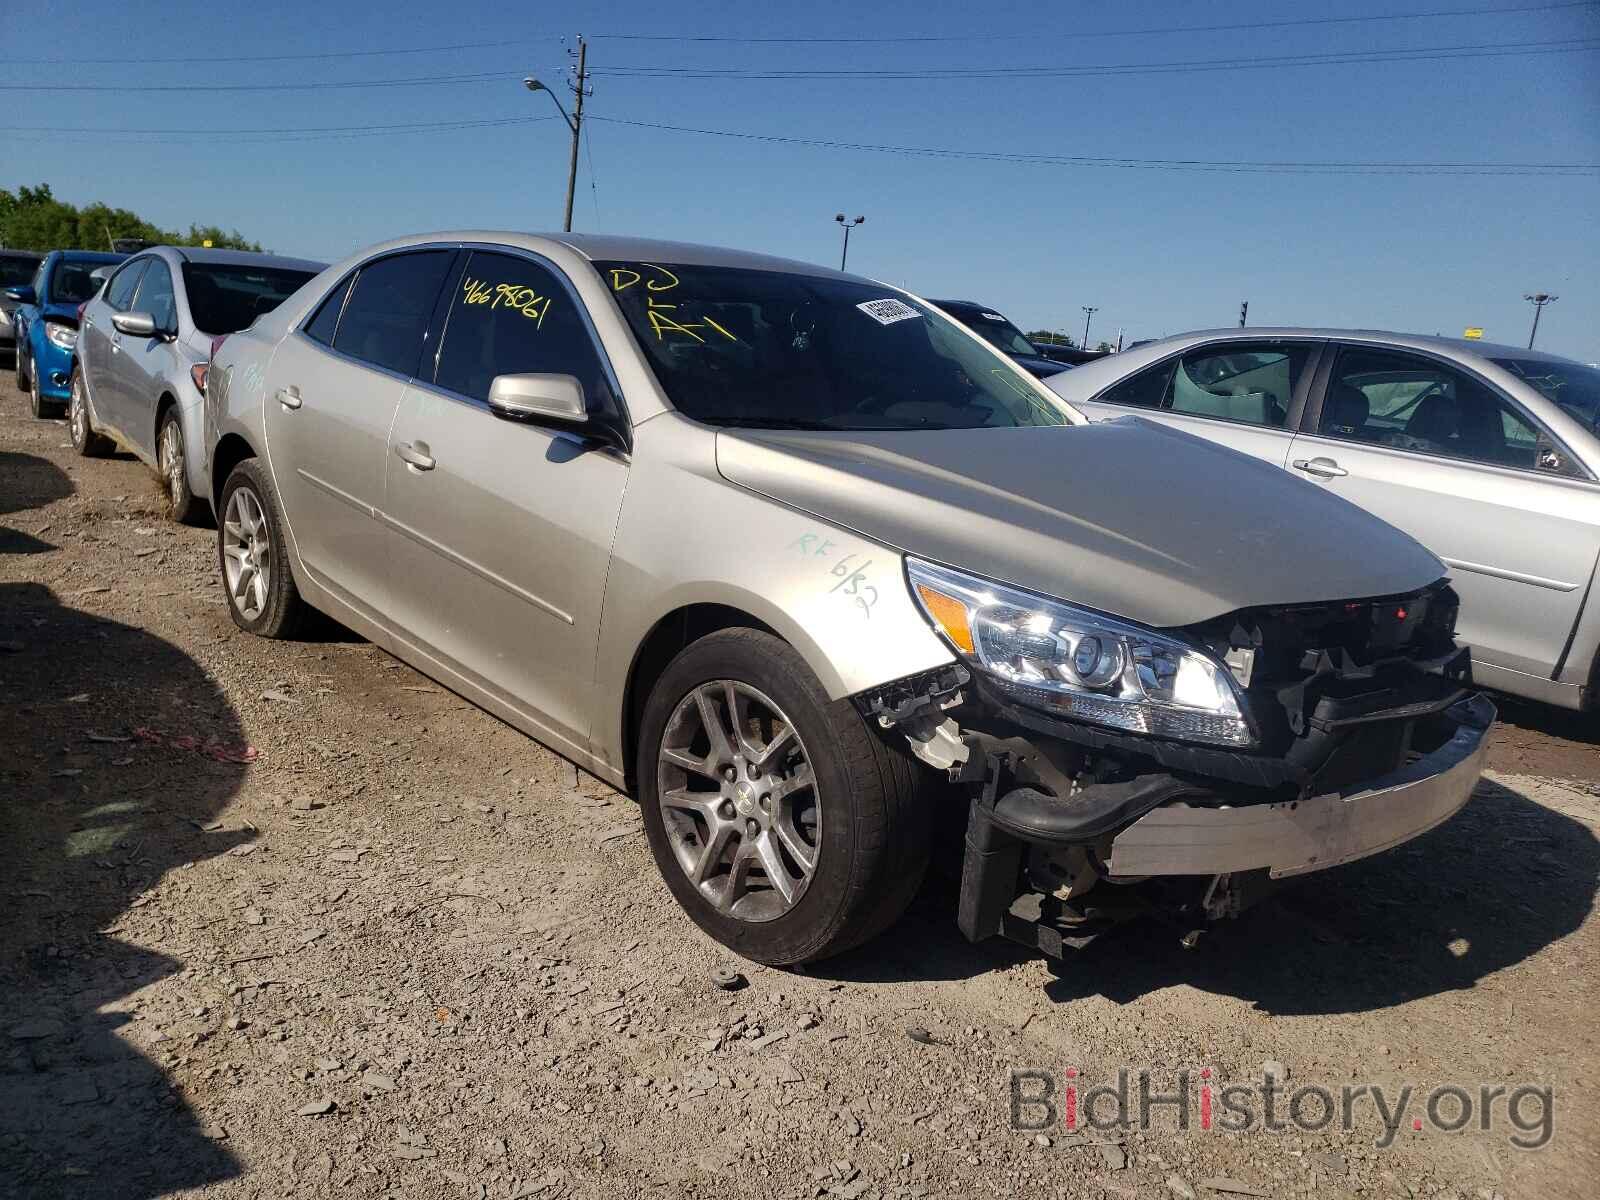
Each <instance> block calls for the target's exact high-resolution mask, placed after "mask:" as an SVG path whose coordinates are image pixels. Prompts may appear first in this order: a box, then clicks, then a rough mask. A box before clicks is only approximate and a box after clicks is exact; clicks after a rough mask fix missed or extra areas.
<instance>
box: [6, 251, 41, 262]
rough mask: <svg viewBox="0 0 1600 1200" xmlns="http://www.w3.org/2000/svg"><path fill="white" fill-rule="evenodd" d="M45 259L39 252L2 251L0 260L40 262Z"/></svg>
mask: <svg viewBox="0 0 1600 1200" xmlns="http://www.w3.org/2000/svg"><path fill="white" fill-rule="evenodd" d="M43 257H44V255H42V254H40V253H39V252H38V251H37V250H5V249H0V258H31V259H32V260H33V261H34V262H38V261H39V260H40V259H42V258H43Z"/></svg>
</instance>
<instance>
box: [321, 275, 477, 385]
mask: <svg viewBox="0 0 1600 1200" xmlns="http://www.w3.org/2000/svg"><path fill="white" fill-rule="evenodd" d="M454 257H455V251H453V250H416V251H412V252H411V253H409V254H395V255H391V256H390V257H388V258H380V259H379V260H378V261H377V262H374V263H368V264H367V265H366V266H364V267H362V268H361V271H360V273H359V274H357V276H356V280H355V283H354V284H353V285H352V287H353V289H354V290H353V291H352V292H351V294H350V298H349V299H348V300H347V301H346V302H345V306H344V316H343V317H342V318H340V321H339V330H338V333H337V334H336V335H335V336H334V341H333V348H334V349H335V350H338V351H340V352H341V353H344V354H348V355H350V356H351V357H352V358H359V359H361V360H362V361H363V362H368V363H371V364H372V365H373V366H375V367H382V368H384V369H385V370H388V371H394V372H396V373H398V374H401V375H407V376H409V375H415V374H416V372H417V362H418V360H419V359H420V358H421V357H422V340H423V336H424V335H425V334H426V333H427V331H428V318H429V317H431V316H432V315H433V306H434V303H435V301H437V300H438V298H439V286H440V285H441V284H442V283H443V282H444V274H445V272H446V271H447V270H448V269H449V267H450V262H451V260H452V259H453V258H454Z"/></svg>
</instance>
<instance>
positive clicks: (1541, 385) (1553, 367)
mask: <svg viewBox="0 0 1600 1200" xmlns="http://www.w3.org/2000/svg"><path fill="white" fill-rule="evenodd" d="M1490 361H1492V362H1493V363H1494V364H1495V365H1496V366H1500V367H1504V368H1505V369H1506V370H1508V371H1510V372H1511V373H1512V374H1513V375H1515V376H1517V377H1518V378H1519V379H1522V380H1524V381H1525V382H1527V383H1528V384H1529V385H1531V386H1532V387H1535V388H1537V389H1538V390H1539V391H1540V392H1542V393H1544V395H1545V396H1546V397H1548V398H1549V399H1551V400H1554V401H1555V402H1556V403H1557V404H1559V405H1560V406H1561V407H1562V409H1563V410H1564V411H1565V412H1566V413H1567V415H1569V416H1571V417H1573V418H1575V419H1576V420H1579V421H1582V422H1583V423H1584V424H1585V425H1587V426H1588V427H1589V428H1590V429H1593V430H1595V431H1596V432H1600V424H1597V421H1596V417H1597V414H1600V370H1597V369H1596V368H1594V367H1585V366H1582V365H1581V364H1579V363H1564V362H1551V361H1550V360H1548V359H1538V358H1496V359H1492V360H1490Z"/></svg>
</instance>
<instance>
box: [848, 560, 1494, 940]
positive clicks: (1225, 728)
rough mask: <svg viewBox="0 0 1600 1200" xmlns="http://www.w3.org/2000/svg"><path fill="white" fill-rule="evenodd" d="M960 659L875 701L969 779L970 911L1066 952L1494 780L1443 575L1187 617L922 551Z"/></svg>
mask: <svg viewBox="0 0 1600 1200" xmlns="http://www.w3.org/2000/svg"><path fill="white" fill-rule="evenodd" d="M911 581H912V585H913V589H914V590H915V591H916V592H917V594H918V597H919V600H920V601H921V603H922V605H923V608H924V611H925V612H927V614H928V616H929V619H930V620H932V621H933V622H934V623H935V625H936V626H938V627H939V628H940V630H941V632H942V633H943V634H944V636H945V637H946V639H947V640H948V641H949V642H950V643H951V644H952V646H953V647H954V648H955V649H956V650H957V652H958V653H959V656H960V661H959V662H958V663H956V664H953V665H951V666H948V667H945V668H941V669H939V670H937V671H933V672H929V673H926V674H924V675H921V676H918V677H916V678H913V679H908V680H902V681H900V682H898V683H897V684H895V685H892V686H890V687H887V688H882V689H878V690H877V691H875V692H874V693H872V694H869V695H866V696H863V697H860V698H859V702H860V703H861V704H862V705H863V707H864V708H865V709H866V710H867V711H868V712H870V713H871V714H872V715H873V716H875V717H876V719H877V720H878V722H879V724H880V725H881V726H883V727H884V728H886V729H893V730H896V731H897V732H899V733H901V734H902V735H904V736H905V737H906V739H907V742H908V744H909V745H910V747H911V749H912V751H913V752H914V753H915V754H916V755H917V756H918V757H919V758H921V759H922V760H923V761H924V762H927V763H929V764H930V765H932V766H935V767H937V768H939V769H941V770H944V771H946V772H947V773H948V774H949V777H950V778H951V779H952V780H954V781H957V782H959V783H961V784H963V785H965V786H966V788H967V789H968V791H969V794H970V796H971V806H970V810H969V814H968V823H967V832H966V842H965V857H964V862H963V870H962V883H961V899H960V912H959V921H960V925H961V928H962V931H963V932H964V933H965V934H966V936H967V937H968V938H970V939H972V940H974V941H977V940H980V939H982V938H986V937H990V936H992V935H994V934H997V933H1000V934H1005V935H1006V936H1008V937H1012V938H1014V939H1016V940H1019V941H1022V942H1024V943H1026V944H1028V945H1031V946H1036V947H1038V948H1040V949H1042V950H1044V951H1046V952H1048V953H1052V954H1060V953H1061V951H1062V949H1063V948H1064V947H1068V946H1079V945H1083V944H1085V943H1086V942H1088V941H1089V940H1092V939H1093V938H1094V937H1095V936H1097V935H1098V934H1099V933H1101V932H1103V931H1104V930H1105V929H1106V928H1108V927H1110V926H1111V925H1113V924H1115V923H1116V922H1118V921H1121V920H1123V919H1126V918H1127V917H1130V916H1134V915H1139V914H1141V913H1156V914H1164V915H1172V914H1176V915H1177V916H1178V917H1179V918H1180V919H1182V920H1183V921H1185V922H1187V923H1188V926H1187V927H1189V928H1194V927H1198V926H1199V925H1201V924H1202V923H1203V922H1205V921H1209V920H1213V919H1217V918H1220V917H1224V916H1230V915H1235V914H1237V913H1238V912H1239V911H1240V910H1241V909H1242V908H1244V907H1245V906H1246V905H1247V904H1249V903H1250V902H1251V901H1252V900H1254V899H1255V898H1256V897H1257V896H1259V895H1260V894H1261V893H1262V892H1264V891H1265V890H1267V889H1268V888H1269V887H1270V886H1271V884H1272V882H1273V881H1274V880H1277V879H1281V878H1284V877H1287V876H1292V875H1298V874H1303V873H1306V872H1310V871H1315V870H1320V869H1323V868H1327V867H1332V866H1336V865H1338V864H1340V863H1344V862H1349V861H1352V860H1354V859H1357V858H1361V857H1363V856H1365V855H1369V854H1374V853H1377V852H1379V851H1381V850H1385V849H1387V848H1389V847H1391V846H1394V845H1397V844H1399V843H1401V842H1404V841H1406V840H1408V839H1410V838H1413V837H1416V836H1418V835H1419V834H1421V833H1423V832H1425V831H1426V830H1428V829H1430V828H1432V827H1433V826H1435V825H1437V824H1439V823H1440V822H1442V821H1444V820H1446V819H1447V818H1449V817H1450V816H1451V815H1453V814H1454V813H1455V812H1456V811H1457V810H1458V809H1460V808H1461V806H1462V805H1464V804H1465V803H1466V800H1467V798H1468V797H1469V796H1470V794H1471V792H1472V789H1473V787H1474V786H1475V785H1476V783H1477V779H1478V775H1479V773H1480V770H1481V766H1482V759H1483V754H1484V750H1485V746H1486V738H1487V731H1488V729H1489V726H1490V724H1491V723H1492V722H1493V720H1494V716H1495V713H1494V709H1493V706H1492V705H1490V704H1489V702H1488V701H1487V700H1486V699H1484V698H1483V697H1482V696H1480V695H1478V694H1476V693H1475V692H1473V691H1472V688H1471V667H1470V656H1469V653H1468V651H1467V650H1466V648H1464V647H1457V646H1456V644H1455V641H1454V629H1455V616H1456V597H1455V594H1454V592H1453V591H1452V590H1451V589H1450V588H1449V586H1448V584H1447V583H1446V582H1445V581H1443V580H1441V581H1439V582H1438V583H1435V584H1433V585H1431V586H1429V587H1426V588H1423V589H1420V590H1418V591H1415V592H1412V593H1409V594H1406V595H1399V596H1385V597H1378V598H1365V599H1360V600H1351V601H1341V602H1336V603H1324V604H1309V605H1279V606H1264V607H1260V608H1251V609H1244V610H1240V611H1238V612H1235V613H1232V614H1229V615H1228V616H1226V617H1223V618H1219V619H1216V620H1212V621H1207V622H1203V623H1201V624H1199V625H1196V626H1192V627H1188V628H1185V629H1181V630H1146V629H1142V628H1140V627H1138V626H1134V625H1131V624H1129V623H1127V622H1122V621H1120V620H1117V619H1114V618H1110V617H1106V616H1104V615H1102V614H1096V613H1091V612H1084V611H1082V610H1078V609H1074V608H1073V607H1072V606H1071V605H1067V604H1064V603H1062V602H1057V601H1052V600H1049V599H1047V598H1043V597H1036V596H1033V595H1031V594H1027V593H1020V592H1017V591H1016V590H1014V589H1007V588H1003V587H1000V586H999V585H982V584H981V581H974V580H972V579H971V577H967V576H960V575H958V574H957V573H954V572H950V571H948V570H946V569H944V568H936V567H925V566H923V565H921V564H913V565H912V566H911Z"/></svg>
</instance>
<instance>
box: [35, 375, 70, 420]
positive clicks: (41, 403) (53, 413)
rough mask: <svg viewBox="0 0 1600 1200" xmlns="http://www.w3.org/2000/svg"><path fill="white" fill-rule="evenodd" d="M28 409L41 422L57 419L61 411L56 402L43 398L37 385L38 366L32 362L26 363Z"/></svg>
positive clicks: (42, 393)
mask: <svg viewBox="0 0 1600 1200" xmlns="http://www.w3.org/2000/svg"><path fill="white" fill-rule="evenodd" d="M28 407H29V408H30V409H32V410H33V415H34V416H35V417H37V418H38V419H39V420H41V421H48V420H50V419H51V418H52V417H59V416H60V415H61V409H62V406H61V405H60V404H58V403H57V402H56V401H54V400H46V399H45V398H44V392H42V391H41V390H40V384H39V364H38V363H36V362H32V361H30V362H29V363H28Z"/></svg>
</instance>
